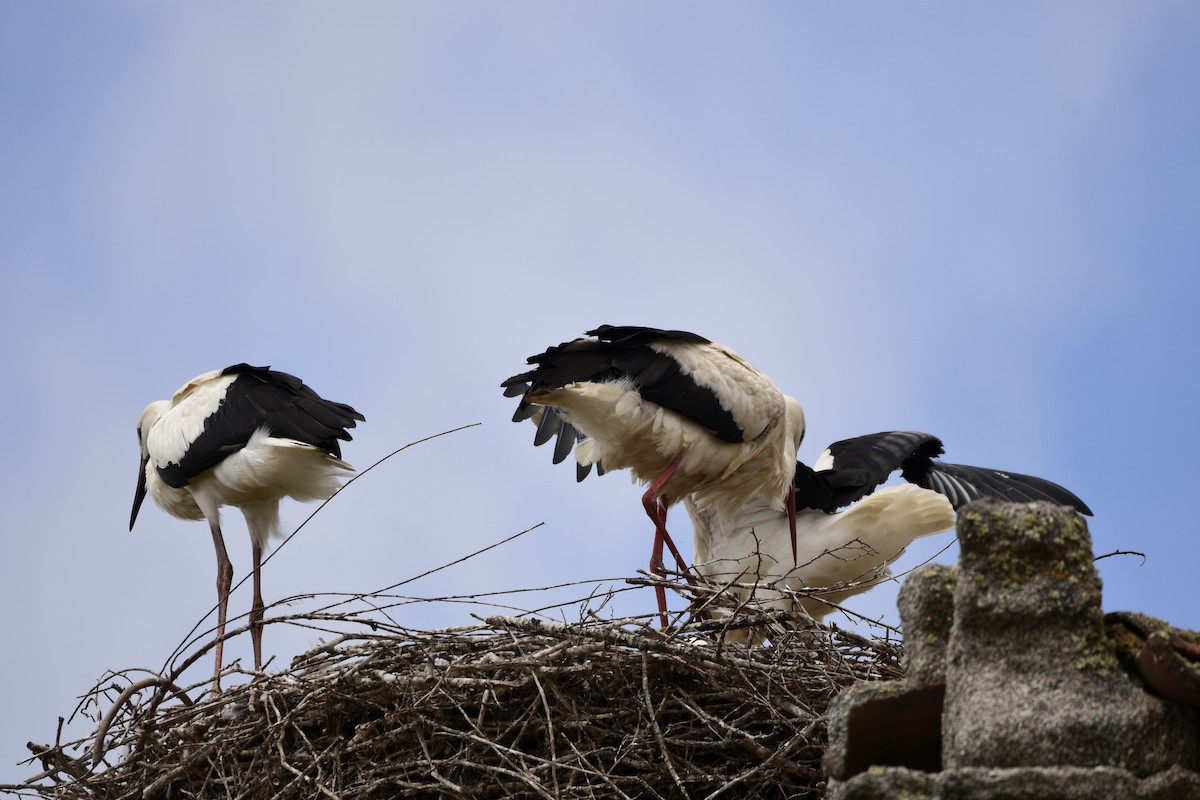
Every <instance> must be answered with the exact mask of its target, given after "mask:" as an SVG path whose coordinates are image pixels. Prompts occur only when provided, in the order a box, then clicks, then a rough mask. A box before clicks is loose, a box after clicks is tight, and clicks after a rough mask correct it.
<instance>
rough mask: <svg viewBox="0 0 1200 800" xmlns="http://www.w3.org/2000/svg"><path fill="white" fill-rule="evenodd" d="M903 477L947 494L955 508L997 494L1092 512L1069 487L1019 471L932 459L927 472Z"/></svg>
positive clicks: (998, 496)
mask: <svg viewBox="0 0 1200 800" xmlns="http://www.w3.org/2000/svg"><path fill="white" fill-rule="evenodd" d="M904 478H905V479H906V480H909V481H911V482H912V483H915V484H917V485H918V486H923V487H925V488H927V489H933V490H934V491H937V492H941V493H942V494H944V495H946V497H947V498H949V499H950V502H951V504H952V505H953V506H954V507H955V509H958V508H960V507H961V506H963V505H966V504H967V503H969V502H971V501H972V500H978V499H979V498H981V497H995V498H998V499H1000V500H1010V501H1013V502H1017V503H1031V502H1034V501H1036V500H1046V501H1049V502H1051V503H1057V504H1058V505H1063V506H1071V507H1072V508H1074V509H1075V510H1076V511H1078V512H1079V513H1081V514H1085V515H1087V516H1091V515H1092V510H1091V509H1090V508H1088V506H1087V504H1086V503H1084V502H1083V501H1082V500H1080V499H1079V498H1078V497H1077V496H1076V495H1075V494H1074V493H1073V492H1071V491H1070V490H1068V489H1066V488H1064V487H1062V486H1060V485H1058V484H1057V483H1054V482H1052V481H1048V480H1046V479H1044V478H1038V477H1035V476H1033V475H1022V474H1021V473H1019V472H1009V471H1007V470H998V469H989V468H987V467H972V466H968V465H966V464H946V463H943V462H933V463H932V464H931V465H930V467H929V469H928V471H927V472H926V473H925V474H916V475H914V477H910V476H909V474H908V473H907V471H906V472H905V473H904Z"/></svg>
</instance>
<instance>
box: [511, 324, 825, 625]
mask: <svg viewBox="0 0 1200 800" xmlns="http://www.w3.org/2000/svg"><path fill="white" fill-rule="evenodd" d="M587 336H588V338H581V339H575V340H574V341H570V342H565V343H563V344H560V345H558V346H557V347H551V348H550V349H548V350H546V352H544V353H541V354H539V355H536V356H532V357H530V358H529V361H528V363H530V364H532V365H533V369H531V370H529V371H528V372H524V373H521V374H520V375H515V376H513V377H511V378H509V379H508V380H506V381H504V382H503V383H502V384H501V386H503V387H504V389H505V395H506V396H509V397H515V396H518V395H519V396H521V402H520V404H519V405H518V407H517V411H516V414H515V415H514V416H513V420H514V421H520V420H524V419H527V418H530V417H534V418H535V419H536V421H537V422H538V432H537V434H536V435H535V438H534V443H535V444H541V443H543V442H545V441H547V440H548V439H549V438H550V437H551V436H554V435H557V436H558V443H557V445H556V447H555V457H554V460H555V462H556V463H557V462H558V461H561V460H562V459H563V458H564V457H565V456H566V454H567V453H568V452H570V450H571V448H572V446H575V455H576V459H577V461H578V463H579V474H578V478H579V480H582V479H583V478H584V476H586V475H587V472H588V470H589V469H590V467H591V465H593V464H595V465H596V466H597V467H598V469H599V470H600V471H601V472H603V471H611V470H616V469H625V468H628V469H629V470H630V471H631V472H632V473H633V476H634V478H635V479H636V480H639V481H641V482H643V483H648V484H649V488H648V489H647V490H646V492H645V494H644V495H643V496H642V505H643V506H644V508H645V509H646V514H647V515H648V516H649V517H650V519H651V521H653V523H654V547H653V550H652V552H651V556H650V569H651V571H652V572H654V573H656V574H659V575H663V574H665V569H664V568H663V562H662V549H663V545H664V544H666V545H667V546H668V547H670V549H671V552H672V554H673V555H674V556H675V559H676V561H677V563H678V564H679V565H680V569H681V570H683V571H684V574H685V575H686V574H687V572H686V570H687V565H686V563H685V562H684V559H683V556H682V555H680V553H679V550H678V548H676V547H675V543H674V542H673V541H672V540H671V537H670V534H668V533H667V527H666V523H667V508H668V507H669V506H670V505H671V503H673V502H674V501H676V500H680V499H682V498H684V497H686V496H687V495H690V494H692V493H693V492H697V491H705V492H708V493H709V494H711V495H713V496H715V497H720V498H721V499H722V501H723V502H724V503H726V504H728V505H730V506H732V507H736V506H740V505H742V504H744V503H746V502H749V501H750V500H751V499H752V498H756V497H757V498H761V501H762V502H763V504H764V505H765V506H766V507H768V508H771V509H773V510H776V511H779V512H780V513H783V514H785V515H786V518H787V519H789V520H792V521H794V520H795V509H794V508H793V507H792V505H791V500H792V498H793V496H794V495H793V492H792V490H791V486H792V475H793V473H794V472H795V469H796V451H797V450H798V449H799V447H800V442H801V440H802V439H803V437H804V412H803V411H802V409H801V408H800V404H799V403H797V402H796V401H795V400H793V399H792V398H790V397H786V396H785V395H784V394H783V392H781V391H780V390H779V387H777V386H776V385H775V383H774V382H773V381H771V379H770V378H768V377H767V376H766V375H764V374H763V373H761V372H759V371H758V370H757V369H755V368H754V367H753V366H752V365H751V364H750V362H748V361H747V360H746V359H745V358H743V357H742V356H740V355H738V354H737V353H736V352H734V351H733V350H731V349H729V348H728V347H725V346H723V345H719V344H715V343H714V342H711V341H709V340H708V339H705V338H704V337H702V336H697V335H696V334H694V333H688V332H686V331H673V330H661V329H659V328H642V327H634V326H622V327H614V326H612V325H601V326H600V327H599V328H596V329H595V330H593V331H588V333H587ZM655 594H656V596H657V599H658V610H659V616H660V620H661V622H662V624H663V626H664V627H666V625H667V617H666V592H665V590H664V589H663V588H662V587H661V586H659V587H655Z"/></svg>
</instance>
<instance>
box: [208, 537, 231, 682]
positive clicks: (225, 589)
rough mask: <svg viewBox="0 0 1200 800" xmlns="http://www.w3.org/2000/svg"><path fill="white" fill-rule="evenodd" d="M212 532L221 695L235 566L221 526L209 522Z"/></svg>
mask: <svg viewBox="0 0 1200 800" xmlns="http://www.w3.org/2000/svg"><path fill="white" fill-rule="evenodd" d="M209 528H210V529H211V530H212V537H213V547H215V548H216V550H217V646H216V651H217V654H216V661H217V663H216V666H214V667H213V694H220V693H221V662H222V657H223V656H224V654H225V618H226V616H227V615H228V613H229V589H230V587H231V586H233V564H232V563H231V562H230V561H229V553H227V552H225V539H224V537H223V536H221V525H220V524H219V523H218V522H216V521H210V522H209Z"/></svg>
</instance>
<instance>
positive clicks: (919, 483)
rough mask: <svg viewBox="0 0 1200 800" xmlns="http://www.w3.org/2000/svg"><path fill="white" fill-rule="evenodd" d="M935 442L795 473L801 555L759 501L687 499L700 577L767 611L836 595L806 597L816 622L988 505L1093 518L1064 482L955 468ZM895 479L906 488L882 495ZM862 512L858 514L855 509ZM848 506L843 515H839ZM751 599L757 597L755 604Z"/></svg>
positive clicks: (872, 438) (844, 447)
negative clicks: (916, 548)
mask: <svg viewBox="0 0 1200 800" xmlns="http://www.w3.org/2000/svg"><path fill="white" fill-rule="evenodd" d="M942 452H943V447H942V442H941V440H939V439H938V438H937V437H935V436H931V435H929V434H927V433H917V432H914V431H890V432H884V433H874V434H869V435H867V436H859V437H856V438H853V439H845V440H842V441H840V442H835V443H834V444H832V445H830V446H829V448H828V449H827V450H826V451H825V452H824V453H822V454H821V457H820V458H819V459H818V460H817V464H816V466H815V467H813V468H811V469H810V468H809V467H807V466H805V465H804V464H800V463H798V464H797V465H796V478H795V487H796V488H795V492H796V501H795V502H796V507H797V508H799V509H803V510H801V511H800V512H798V513H797V515H796V529H797V539H798V542H799V548H800V550H799V553H798V554H797V555H796V556H795V558H793V555H792V552H791V551H790V550H789V547H788V544H787V542H788V535H789V534H788V524H787V522H786V521H785V519H784V517H783V516H782V515H781V514H780V512H779V511H777V510H776V509H773V508H770V507H768V506H767V505H766V504H765V503H763V502H761V501H760V500H757V499H756V500H751V501H750V502H749V503H746V504H744V505H743V506H741V507H740V508H738V507H732V506H729V505H728V504H726V503H724V502H723V498H720V497H713V496H710V495H706V494H705V493H703V492H699V493H697V494H694V495H692V496H691V497H689V498H687V509H688V513H689V514H690V515H691V517H692V522H693V524H694V526H695V531H696V560H695V566H696V569H697V571H699V572H700V573H701V574H703V575H705V576H706V577H708V578H710V579H711V580H713V581H716V582H719V583H721V584H726V583H738V584H742V585H743V586H745V585H746V584H751V585H752V586H753V588H752V589H750V588H738V589H736V590H735V591H736V592H737V593H738V594H739V595H740V596H742V597H743V598H744V599H747V600H750V601H751V602H753V603H754V604H755V605H756V607H759V608H768V609H770V608H774V609H778V610H790V609H792V608H794V604H793V597H796V596H795V595H791V594H789V593H788V591H787V590H792V591H796V590H804V589H808V590H811V589H828V590H829V591H823V592H821V593H820V596H821V598H823V599H824V601H825V602H823V601H822V600H821V599H816V598H812V597H799V598H798V602H799V605H800V606H801V608H802V609H803V610H804V611H805V612H807V613H808V614H809V615H810V616H812V617H813V618H814V619H821V618H822V617H824V616H825V615H826V614H827V613H829V611H830V609H831V606H830V605H829V604H830V603H840V602H842V601H843V600H845V599H846V598H848V597H850V596H853V595H856V594H859V593H861V592H865V591H866V590H867V589H869V588H871V587H872V586H874V585H876V584H877V583H879V582H880V581H881V580H883V579H885V578H887V577H888V576H889V575H890V574H891V573H890V571H889V570H888V565H889V564H891V563H892V562H893V561H895V560H896V559H897V558H899V557H900V555H901V554H902V553H903V552H904V549H905V548H906V547H907V546H908V545H909V544H911V543H912V542H913V540H914V539H917V538H919V537H921V536H927V535H930V534H934V533H939V532H941V531H945V530H949V529H950V528H952V527H954V523H955V511H956V510H958V509H959V508H961V507H962V506H964V505H966V504H967V503H969V502H970V501H972V500H976V499H978V498H980V497H996V498H1000V499H1003V500H1010V501H1014V502H1033V501H1035V500H1048V501H1050V502H1053V503H1058V504H1060V505H1067V506H1071V507H1073V508H1075V509H1076V510H1077V511H1079V512H1080V513H1082V514H1087V515H1091V513H1092V512H1091V509H1089V508H1088V507H1087V505H1086V504H1084V502H1083V501H1082V500H1080V499H1079V498H1078V497H1076V496H1075V495H1074V494H1072V493H1071V492H1070V491H1068V490H1067V489H1064V488H1063V487H1062V486H1059V485H1058V484H1056V483H1051V482H1050V481H1047V480H1044V479H1042V478H1035V477H1033V476H1030V475H1021V474H1018V473H1015V472H1008V471H1007V470H995V469H986V468H983V467H971V466H966V465H963V464H947V463H945V462H942V461H938V460H936V459H937V457H938V456H940V455H941V454H942ZM895 470H901V476H902V477H903V478H904V479H905V480H906V481H908V482H909V483H907V484H902V485H899V486H891V487H887V488H883V489H879V490H878V491H876V487H878V486H879V485H880V484H881V483H883V482H884V481H886V480H887V479H888V476H889V475H890V474H891V473H892V472H894V471H895ZM851 504H854V505H851ZM846 506H850V507H849V508H848V509H847V510H845V511H840V512H839V511H838V509H841V508H844V507H846ZM751 595H752V596H751Z"/></svg>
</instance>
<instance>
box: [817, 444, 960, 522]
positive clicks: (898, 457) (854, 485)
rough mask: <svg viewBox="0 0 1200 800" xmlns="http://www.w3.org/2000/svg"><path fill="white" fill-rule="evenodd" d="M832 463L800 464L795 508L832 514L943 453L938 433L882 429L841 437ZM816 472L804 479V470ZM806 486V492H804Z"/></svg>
mask: <svg viewBox="0 0 1200 800" xmlns="http://www.w3.org/2000/svg"><path fill="white" fill-rule="evenodd" d="M827 449H828V451H829V456H830V458H831V459H832V461H833V463H832V466H831V467H830V468H829V469H827V470H818V471H815V472H814V471H813V470H811V469H809V468H808V467H804V468H803V469H801V468H800V466H798V467H797V479H796V507H797V508H817V509H821V510H822V511H827V512H829V513H833V512H834V511H836V510H837V509H839V508H844V507H845V506H848V505H850V504H851V503H853V502H855V501H856V500H860V499H862V498H864V497H866V496H867V495H869V494H870V493H871V492H873V491H875V489H876V487H878V486H879V485H880V484H881V483H883V482H884V481H886V480H887V479H888V476H889V475H891V474H892V473H893V472H895V471H896V470H898V469H900V468H901V467H902V466H904V465H905V464H907V463H909V462H919V463H925V462H928V461H929V460H930V459H931V458H932V457H934V456H937V455H940V454H941V452H942V442H941V440H940V439H938V438H937V437H936V436H931V435H930V434H928V433H920V432H917V431H883V432H881V433H870V434H867V435H865V436H856V437H854V438H852V439H842V440H841V441H839V442H834V443H833V444H831V445H829V447H828V448H827ZM804 472H808V473H813V474H812V476H806V477H805V479H804V480H803V481H802V480H801V478H800V476H801V474H802V473H804ZM802 489H803V491H802Z"/></svg>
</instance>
